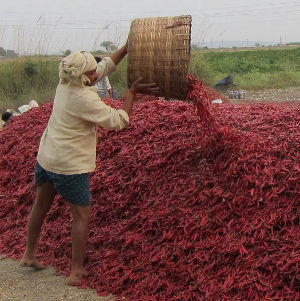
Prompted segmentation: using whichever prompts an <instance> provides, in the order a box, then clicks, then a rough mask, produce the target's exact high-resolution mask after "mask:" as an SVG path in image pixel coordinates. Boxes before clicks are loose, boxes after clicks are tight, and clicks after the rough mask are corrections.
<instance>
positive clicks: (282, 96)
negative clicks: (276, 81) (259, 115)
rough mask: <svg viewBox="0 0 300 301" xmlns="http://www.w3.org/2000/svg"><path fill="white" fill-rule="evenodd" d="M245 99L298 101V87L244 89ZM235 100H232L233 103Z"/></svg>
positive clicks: (299, 88)
mask: <svg viewBox="0 0 300 301" xmlns="http://www.w3.org/2000/svg"><path fill="white" fill-rule="evenodd" d="M246 92H247V100H250V101H257V102H286V101H300V87H296V88H288V89H270V90H264V91H246ZM234 102H235V100H232V103H234Z"/></svg>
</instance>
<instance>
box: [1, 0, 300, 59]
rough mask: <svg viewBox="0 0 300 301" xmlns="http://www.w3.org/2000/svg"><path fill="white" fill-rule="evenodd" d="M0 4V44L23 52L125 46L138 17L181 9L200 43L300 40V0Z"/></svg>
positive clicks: (4, 0)
mask: <svg viewBox="0 0 300 301" xmlns="http://www.w3.org/2000/svg"><path fill="white" fill-rule="evenodd" d="M0 8H1V10H0V47H3V48H5V49H11V50H14V51H16V52H17V53H20V54H24V53H34V54H51V53H61V52H62V51H64V50H67V49H70V50H71V51H75V50H88V51H93V50H97V49H101V47H100V44H101V43H102V42H103V41H107V40H109V41H111V42H113V43H115V44H116V46H118V47H120V46H122V44H123V43H124V42H125V41H126V39H127V36H128V34H129V31H130V24H131V22H132V20H133V19H135V18H148V17H171V16H179V15H191V16H192V27H191V37H192V40H191V43H192V44H196V45H199V46H207V47H216V46H218V45H219V47H222V46H224V47H225V46H226V45H229V44H228V41H233V42H232V43H231V44H230V45H232V46H234V43H236V44H238V42H243V44H244V46H251V43H252V41H255V42H260V43H262V44H278V43H282V44H284V43H289V42H299V41H300V34H299V33H300V30H299V28H300V1H299V0H298V1H296V0H251V1H249V0H226V1H225V0H223V1H222V0H112V1H101V0H97V1H95V0H68V1H67V0H11V1H9V0H0ZM236 46H240V45H236Z"/></svg>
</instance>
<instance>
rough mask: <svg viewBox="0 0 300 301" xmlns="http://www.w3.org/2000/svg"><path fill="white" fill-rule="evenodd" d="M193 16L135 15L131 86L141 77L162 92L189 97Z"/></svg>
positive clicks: (130, 52) (129, 73) (129, 64)
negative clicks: (142, 16) (156, 85)
mask: <svg viewBox="0 0 300 301" xmlns="http://www.w3.org/2000/svg"><path fill="white" fill-rule="evenodd" d="M191 20H192V18H191V16H177V17H157V18H145V19H135V20H133V21H132V23H131V27H130V32H129V37H128V57H127V81H128V87H130V86H131V84H132V82H133V81H134V80H136V79H137V78H138V77H140V76H142V77H143V82H155V83H157V84H158V85H159V88H160V95H159V96H163V97H168V98H176V99H185V98H186V94H187V78H188V72H189V65H190V48H191V47H190V44H191Z"/></svg>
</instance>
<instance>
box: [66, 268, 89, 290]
mask: <svg viewBox="0 0 300 301" xmlns="http://www.w3.org/2000/svg"><path fill="white" fill-rule="evenodd" d="M87 275H88V272H87V271H86V270H85V269H84V270H79V271H77V272H72V271H71V273H70V275H69V277H68V278H67V284H68V285H71V286H78V285H80V284H81V281H82V279H83V277H86V276H87Z"/></svg>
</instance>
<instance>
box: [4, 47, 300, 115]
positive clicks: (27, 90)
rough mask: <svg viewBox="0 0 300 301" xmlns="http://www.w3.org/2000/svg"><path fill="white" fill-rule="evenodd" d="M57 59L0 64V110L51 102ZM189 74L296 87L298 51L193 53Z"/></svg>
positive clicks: (121, 87)
mask: <svg viewBox="0 0 300 301" xmlns="http://www.w3.org/2000/svg"><path fill="white" fill-rule="evenodd" d="M59 60H60V58H53V57H47V56H32V57H30V56H29V57H19V58H16V59H10V60H5V59H1V60H0V66H1V68H0V110H1V111H2V110H3V109H5V108H8V107H10V108H14V109H16V108H17V107H18V106H20V105H22V104H25V103H28V101H29V100H31V99H35V100H37V101H38V102H48V101H50V100H52V99H53V97H54V93H55V87H56V85H57V83H58V65H59ZM126 72H127V65H126V59H125V60H123V61H122V62H121V63H120V64H119V65H118V68H117V71H116V72H114V73H113V74H112V75H110V81H111V84H112V86H113V87H115V88H116V90H117V91H118V94H119V95H123V94H124V93H125V91H126V90H127V86H126ZM190 72H191V73H193V74H194V75H196V76H197V77H198V79H200V80H203V81H204V83H205V84H206V85H209V86H213V85H214V84H215V83H216V82H217V81H219V80H221V79H223V78H224V77H225V76H227V75H228V74H232V75H233V78H234V82H236V83H237V84H238V88H239V89H245V90H262V89H272V88H289V87H298V86H300V47H299V48H291V49H257V50H243V51H239V50H232V51H228V50H227V51H221V50H218V51H213V50H211V51H209V50H202V49H193V50H192V53H191V62H190Z"/></svg>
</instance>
